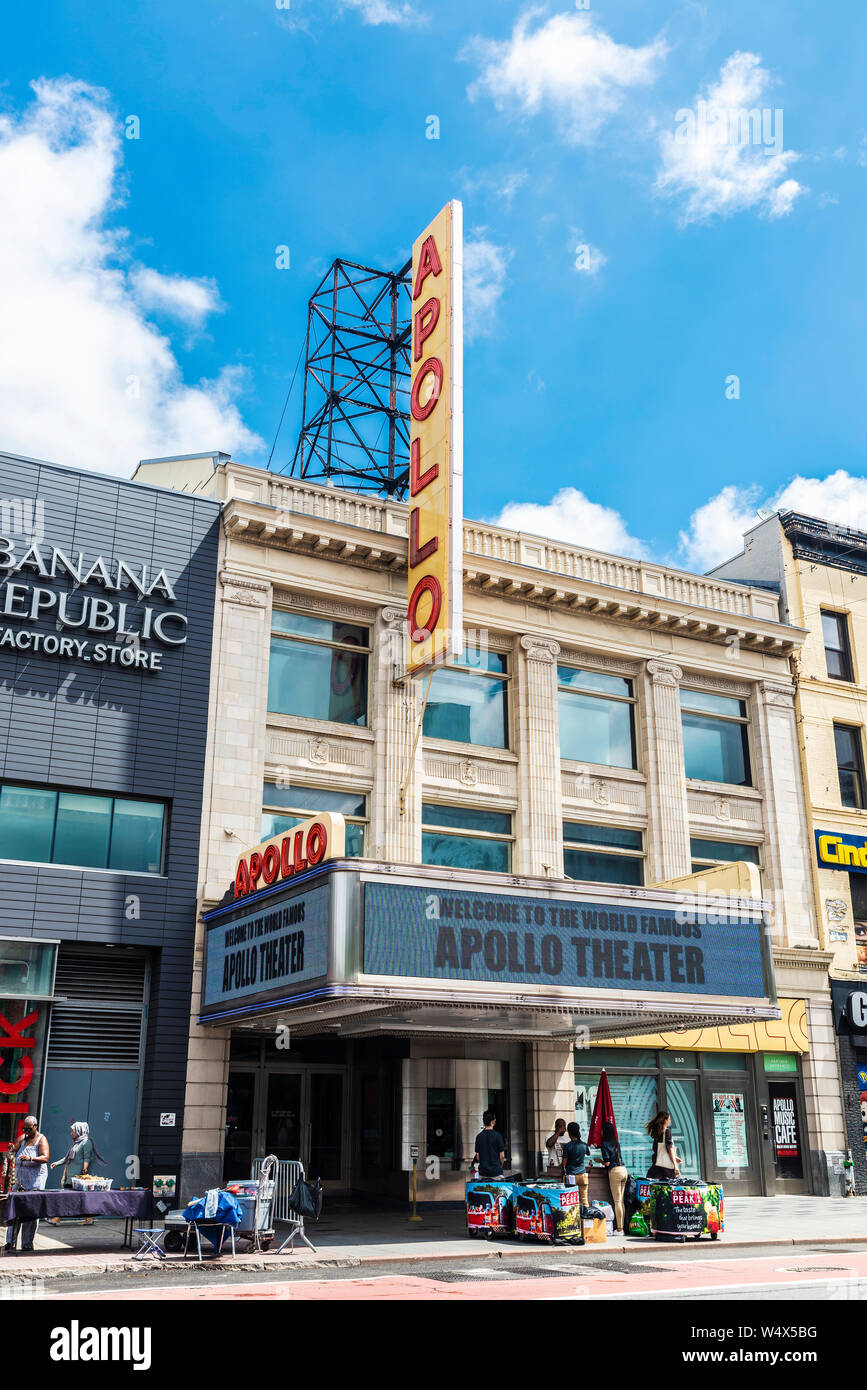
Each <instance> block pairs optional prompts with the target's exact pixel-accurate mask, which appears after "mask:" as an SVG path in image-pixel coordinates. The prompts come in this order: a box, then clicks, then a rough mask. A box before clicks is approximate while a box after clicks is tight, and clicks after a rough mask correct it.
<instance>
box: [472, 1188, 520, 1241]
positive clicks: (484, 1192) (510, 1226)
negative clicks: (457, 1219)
mask: <svg viewBox="0 0 867 1390" xmlns="http://www.w3.org/2000/svg"><path fill="white" fill-rule="evenodd" d="M515 1187H516V1184H515V1183H514V1182H509V1181H508V1180H503V1179H499V1178H472V1179H470V1181H469V1182H468V1183H467V1188H466V1202H467V1235H469V1236H474V1237H476V1238H479V1237H480V1236H483V1237H484V1238H485V1239H487V1240H493V1238H494V1236H497V1235H511V1233H512V1231H513V1230H514V1229H515V1209H514V1192H515Z"/></svg>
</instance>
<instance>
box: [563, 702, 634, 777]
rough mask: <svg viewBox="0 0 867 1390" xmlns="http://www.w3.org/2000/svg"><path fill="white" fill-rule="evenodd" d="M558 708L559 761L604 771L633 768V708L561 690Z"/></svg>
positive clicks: (620, 703)
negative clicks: (590, 765) (597, 766)
mask: <svg viewBox="0 0 867 1390" xmlns="http://www.w3.org/2000/svg"><path fill="white" fill-rule="evenodd" d="M559 705H560V757H561V758H571V759H573V760H574V761H575V762H582V763H601V764H603V765H604V766H605V767H634V766H635V737H634V728H633V708H634V706H632V705H631V704H625V703H622V702H621V701H619V700H606V699H603V698H601V697H596V696H593V695H579V694H576V693H573V692H572V691H563V690H561V691H560V697H559Z"/></svg>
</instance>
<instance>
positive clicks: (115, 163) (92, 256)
mask: <svg viewBox="0 0 867 1390" xmlns="http://www.w3.org/2000/svg"><path fill="white" fill-rule="evenodd" d="M33 88H34V92H35V100H34V101H33V102H32V103H31V105H30V106H29V107H28V108H27V109H26V110H24V111H23V112H21V113H20V114H19V115H17V116H10V115H4V116H3V117H0V187H2V188H3V190H4V204H5V206H6V209H7V213H6V215H5V216H4V217H3V218H2V219H0V303H2V304H3V334H2V337H0V421H2V436H0V447H2V448H5V449H8V450H10V451H12V452H16V453H21V454H26V455H30V456H35V457H40V458H47V459H52V460H55V461H57V462H59V463H66V464H71V465H74V466H76V467H81V468H93V469H98V470H100V471H101V472H106V473H114V474H121V475H125V474H129V473H130V472H131V471H132V469H133V468H134V466H135V464H136V463H137V461H138V460H139V459H140V458H145V457H155V456H159V455H164V454H175V453H177V454H185V453H193V452H195V451H197V450H200V449H222V450H225V451H226V452H230V451H233V452H234V451H243V452H244V453H250V452H255V451H257V450H259V449H261V448H262V447H264V446H263V442H262V440H261V439H259V438H258V437H257V436H256V435H255V434H253V433H251V431H250V430H249V429H248V428H247V427H246V425H245V424H244V421H243V419H242V417H241V414H240V412H239V409H238V406H237V397H238V394H239V391H240V389H241V386H242V371H241V369H240V368H237V367H225V368H223V369H222V370H221V371H220V372H219V374H218V376H217V379H216V380H214V381H202V382H199V383H198V384H197V385H195V386H190V385H187V384H186V383H185V382H184V380H183V375H182V372H181V369H180V366H179V364H178V361H177V358H176V356H175V353H174V351H173V349H172V345H171V342H170V340H169V339H168V338H167V337H166V336H165V335H164V334H163V333H161V332H159V331H158V329H157V328H156V327H155V326H154V325H153V324H152V323H149V322H148V320H147V318H146V317H145V300H146V299H147V298H148V296H150V302H151V304H153V305H154V307H156V302H157V300H158V299H159V300H160V307H161V308H162V309H166V308H171V309H172V311H173V312H174V313H175V314H176V315H178V314H179V315H180V316H181V317H182V318H183V319H184V320H185V322H187V323H191V322H193V323H195V324H196V325H197V326H198V325H200V324H201V323H202V322H203V320H204V318H205V317H206V315H207V314H208V313H210V312H213V310H214V309H215V308H217V307H218V306H219V297H218V295H217V291H216V289H215V287H214V286H213V285H211V284H210V283H209V282H207V281H203V280H193V279H189V280H187V279H185V278H183V277H181V276H163V275H160V274H158V273H157V272H155V271H148V269H147V267H142V266H136V268H135V269H134V270H132V271H128V270H127V269H126V268H125V259H124V256H123V247H124V244H125V242H126V240H127V239H128V233H127V232H126V231H124V230H123V229H121V230H110V229H109V226H108V216H109V214H110V213H113V212H115V210H116V208H117V204H118V202H119V195H120V190H121V185H120V163H121V145H122V141H121V138H120V132H119V128H118V124H117V122H116V121H115V120H114V119H113V118H112V115H111V113H110V112H109V110H108V109H107V95H106V93H104V92H101V91H99V90H97V89H95V88H93V87H90V86H88V85H87V84H86V83H84V82H78V81H74V80H73V79H71V78H64V79H61V80H57V81H47V80H42V81H39V82H36V83H34V84H33ZM10 209H14V215H10V212H9V210H10Z"/></svg>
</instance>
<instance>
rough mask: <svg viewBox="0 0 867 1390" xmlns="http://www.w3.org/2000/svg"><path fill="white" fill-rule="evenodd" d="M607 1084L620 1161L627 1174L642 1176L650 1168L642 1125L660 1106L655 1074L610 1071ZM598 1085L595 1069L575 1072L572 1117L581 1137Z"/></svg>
mask: <svg viewBox="0 0 867 1390" xmlns="http://www.w3.org/2000/svg"><path fill="white" fill-rule="evenodd" d="M594 1055H595V1054H594ZM608 1085H609V1087H610V1088H611V1102H612V1105H613V1107H614V1121H615V1124H616V1125H617V1137H618V1139H619V1140H620V1152H621V1154H622V1155H623V1162H624V1164H625V1165H626V1167H627V1169H628V1170H629V1172H630V1173H635V1174H637V1175H638V1176H641V1175H643V1174H644V1173H646V1172H647V1170H648V1168H649V1167H650V1161H651V1154H652V1149H653V1144H652V1141H651V1139H650V1138H649V1137H648V1136H647V1134H645V1132H644V1126H645V1125H646V1124H647V1123H648V1122H649V1121H650V1120H652V1119H653V1117H654V1115H655V1114H656V1112H657V1110H658V1109H659V1104H658V1096H659V1088H658V1084H657V1080H656V1076H655V1075H650V1074H648V1073H644V1074H643V1075H642V1074H638V1075H635V1076H628V1075H621V1076H617V1075H616V1074H615V1073H609V1074H608ZM598 1087H599V1069H598V1068H597V1069H596V1070H594V1071H592V1072H591V1071H580V1072H578V1071H576V1073H575V1120H576V1122H577V1124H578V1125H579V1126H580V1129H581V1133H582V1135H583V1136H586V1135H587V1132H588V1130H589V1128H590V1120H591V1118H592V1115H593V1106H594V1103H595V1101H596V1091H597V1089H598Z"/></svg>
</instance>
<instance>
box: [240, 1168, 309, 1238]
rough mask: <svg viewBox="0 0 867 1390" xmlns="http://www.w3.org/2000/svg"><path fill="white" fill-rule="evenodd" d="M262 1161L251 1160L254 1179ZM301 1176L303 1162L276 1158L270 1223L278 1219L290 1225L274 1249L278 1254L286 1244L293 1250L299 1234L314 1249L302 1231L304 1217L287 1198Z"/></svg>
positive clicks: (256, 1179)
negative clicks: (292, 1207) (275, 1175)
mask: <svg viewBox="0 0 867 1390" xmlns="http://www.w3.org/2000/svg"><path fill="white" fill-rule="evenodd" d="M264 1162H265V1160H264V1159H263V1158H254V1160H253V1171H252V1173H251V1175H250V1176H251V1178H253V1179H254V1180H255V1181H258V1179H259V1173H260V1171H261V1169H262V1164H263V1163H264ZM303 1177H304V1164H303V1163H300V1162H298V1161H297V1160H296V1159H290V1158H278V1160H277V1181H276V1186H275V1188H274V1198H273V1202H272V1206H271V1223H272V1225H276V1223H277V1222H278V1221H282V1222H285V1223H286V1224H287V1225H289V1226H291V1227H292V1229H291V1230H290V1232H289V1234H288V1236H287V1237H286V1239H285V1240H284V1241H283V1244H282V1245H281V1246H280V1249H279V1250H277V1251H275V1253H276V1254H278V1255H279V1253H280V1250H282V1249H283V1248H284V1247H285V1246H286V1245H290V1246H291V1247H292V1249H293V1250H294V1248H295V1245H294V1242H295V1238H296V1236H300V1237H301V1239H302V1240H303V1241H304V1244H305V1245H308V1246H309V1247H310V1249H311V1250H313V1251H315V1250H316V1246H315V1245H313V1243H312V1242H311V1241H310V1240H308V1239H307V1236H306V1235H305V1233H304V1217H303V1216H301V1215H300V1214H299V1213H298V1212H297V1211H292V1210H291V1208H290V1206H289V1198H290V1196H291V1195H292V1191H293V1188H294V1187H295V1184H296V1183H297V1182H298V1181H299V1179H300V1178H303Z"/></svg>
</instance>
